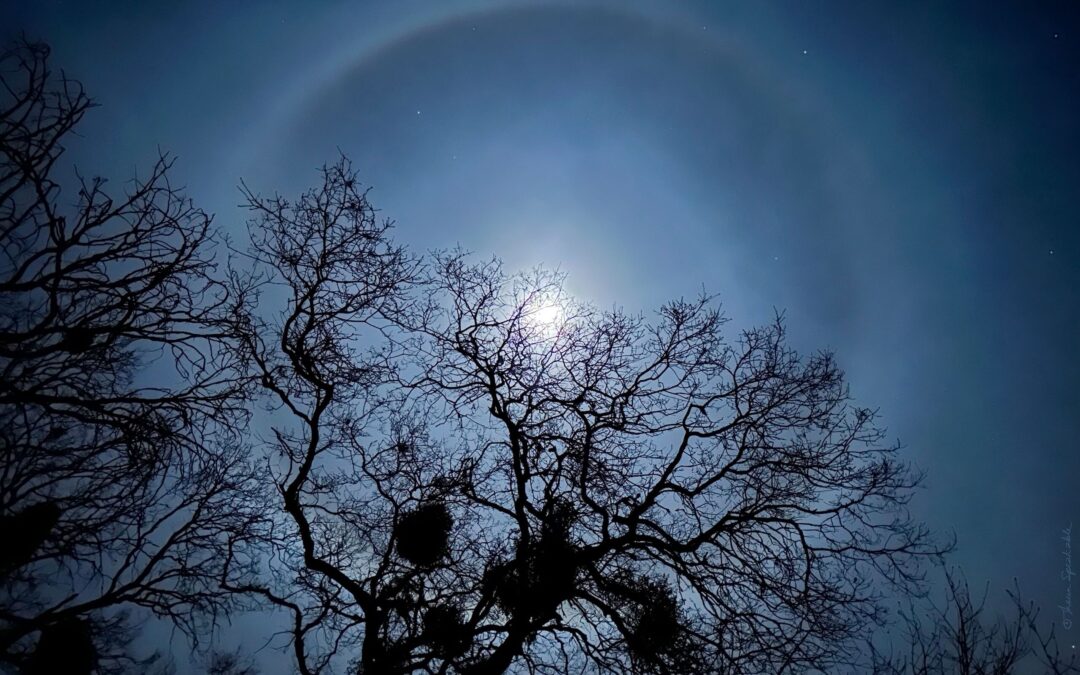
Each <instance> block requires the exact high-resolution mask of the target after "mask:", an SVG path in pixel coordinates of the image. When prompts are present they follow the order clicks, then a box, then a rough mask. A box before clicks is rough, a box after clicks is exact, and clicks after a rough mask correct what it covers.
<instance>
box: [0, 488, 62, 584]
mask: <svg viewBox="0 0 1080 675" xmlns="http://www.w3.org/2000/svg"><path fill="white" fill-rule="evenodd" d="M60 514H61V511H60V507H59V506H57V505H56V502H54V501H50V500H47V501H43V502H38V503H36V504H33V505H31V506H28V507H26V508H25V509H23V510H21V511H17V512H15V513H13V514H10V515H6V516H3V517H0V542H3V547H0V575H7V574H10V573H11V572H13V571H15V570H17V569H18V568H20V567H22V566H23V565H25V564H26V563H28V562H30V560H31V559H32V558H33V556H34V554H35V553H36V552H37V551H38V549H40V548H41V545H42V544H44V543H45V541H46V540H47V539H48V538H49V535H50V534H52V531H53V529H54V528H55V527H56V523H57V521H59V520H60Z"/></svg>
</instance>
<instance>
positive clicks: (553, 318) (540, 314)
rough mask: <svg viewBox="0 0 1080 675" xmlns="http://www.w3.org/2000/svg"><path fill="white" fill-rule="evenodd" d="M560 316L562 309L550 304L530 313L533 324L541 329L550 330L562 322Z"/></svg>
mask: <svg viewBox="0 0 1080 675" xmlns="http://www.w3.org/2000/svg"><path fill="white" fill-rule="evenodd" d="M562 316H563V310H562V307H559V306H558V305H556V304H551V305H544V306H543V307H539V308H538V309H537V310H536V311H534V312H533V313H532V316H531V317H530V318H531V319H532V323H534V324H535V325H537V326H539V327H541V328H545V329H551V328H555V327H556V326H558V324H559V322H560V321H561V320H562Z"/></svg>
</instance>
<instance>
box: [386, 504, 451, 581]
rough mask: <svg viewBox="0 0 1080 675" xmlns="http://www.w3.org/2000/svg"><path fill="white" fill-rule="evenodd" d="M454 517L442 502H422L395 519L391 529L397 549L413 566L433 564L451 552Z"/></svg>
mask: <svg viewBox="0 0 1080 675" xmlns="http://www.w3.org/2000/svg"><path fill="white" fill-rule="evenodd" d="M453 526H454V518H453V516H451V515H450V511H449V510H448V509H447V508H446V505H445V504H441V503H438V502H433V503H429V504H422V505H421V506H418V507H417V508H416V509H415V510H413V511H409V512H407V513H405V514H404V515H403V516H401V518H399V519H398V522H397V526H396V527H395V528H394V537H395V538H396V539H397V551H398V555H400V556H401V557H402V558H404V559H405V560H407V561H409V562H410V563H412V564H413V565H417V566H420V567H428V566H431V565H434V564H435V563H437V562H438V561H439V560H441V559H442V558H444V557H446V555H447V554H448V553H449V551H450V529H451V528H452V527H453Z"/></svg>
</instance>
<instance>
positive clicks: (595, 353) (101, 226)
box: [0, 43, 1075, 675]
mask: <svg viewBox="0 0 1080 675" xmlns="http://www.w3.org/2000/svg"><path fill="white" fill-rule="evenodd" d="M47 55H48V52H47V49H46V48H44V47H43V46H41V45H36V44H29V43H21V44H19V45H16V46H15V47H13V48H12V49H9V50H8V51H6V52H4V53H3V55H2V57H0V84H2V85H3V86H2V87H0V110H2V116H0V151H2V152H0V154H2V160H0V243H3V254H2V255H3V257H2V258H0V369H2V373H0V375H2V376H0V668H2V669H4V670H5V671H11V672H22V673H61V672H62V673H74V674H80V673H90V672H94V671H96V672H107V673H111V672H123V671H125V670H127V671H132V670H134V671H136V672H145V670H146V668H147V666H148V665H149V664H150V660H148V659H144V660H141V661H140V660H138V659H136V658H134V657H133V656H132V655H131V654H130V653H128V651H127V650H126V645H127V643H128V642H130V640H131V638H132V635H133V632H134V620H132V619H129V613H130V612H131V611H133V610H134V611H140V610H141V611H142V612H143V613H144V614H145V613H146V612H150V613H152V614H154V615H156V616H158V617H161V618H164V619H167V620H169V621H171V622H172V623H173V624H174V625H175V626H176V627H177V628H179V629H180V630H182V631H183V632H185V633H186V634H187V635H188V636H189V637H190V638H191V639H192V641H194V642H196V643H197V642H198V640H199V639H200V637H202V636H205V635H206V632H207V630H208V629H209V628H210V627H212V626H213V622H214V621H216V619H217V618H218V617H220V616H222V615H223V614H225V613H228V612H230V611H232V610H234V609H237V608H239V607H242V606H247V605H248V604H249V601H250V600H256V601H258V602H259V603H260V606H262V607H270V608H272V609H274V610H276V611H277V612H278V613H279V614H280V615H283V616H285V617H287V620H288V628H287V635H288V637H289V640H290V647H291V650H292V654H293V658H294V659H295V665H296V668H297V669H298V670H299V671H300V672H301V673H303V674H305V675H306V674H309V673H320V672H330V671H332V670H335V669H337V668H338V667H340V666H342V665H344V664H348V667H349V668H350V669H351V670H353V671H354V672H355V671H359V672H361V673H366V674H368V675H372V674H378V675H383V674H387V675H389V674H394V673H414V672H426V673H460V674H462V675H487V674H491V673H502V672H507V671H515V672H518V671H521V672H524V671H527V672H530V673H563V672H597V671H599V672H613V673H785V672H867V671H872V672H877V673H882V674H886V673H888V674H893V675H896V674H899V673H911V674H912V675H914V674H916V673H919V674H924V673H925V674H927V675H931V674H933V675H936V674H938V673H941V674H942V675H944V673H953V672H956V673H1011V672H1015V671H1016V669H1017V668H1019V667H1020V664H1021V663H1022V661H1023V658H1025V657H1026V656H1031V657H1033V658H1036V659H1037V660H1039V661H1040V662H1042V663H1043V665H1044V666H1045V667H1046V668H1047V669H1049V671H1050V672H1054V673H1065V672H1075V663H1074V662H1073V661H1069V660H1066V659H1064V658H1062V657H1061V655H1060V654H1059V652H1058V649H1057V647H1058V645H1057V642H1056V639H1055V637H1054V634H1053V632H1050V633H1049V634H1047V636H1046V637H1043V636H1044V633H1042V632H1040V631H1039V630H1038V628H1037V626H1036V616H1035V612H1034V609H1033V608H1032V607H1031V606H1029V605H1024V604H1022V603H1020V601H1019V599H1017V600H1016V607H1017V614H1016V618H1015V619H1014V620H1013V621H1012V622H1005V623H1001V624H996V625H989V626H988V625H986V624H984V623H983V622H982V621H981V612H982V606H981V604H977V603H973V602H972V601H971V598H970V594H969V592H968V590H967V586H966V585H965V584H962V583H960V582H957V581H955V580H954V579H953V578H952V577H950V578H949V583H948V589H949V595H948V596H947V603H946V607H945V608H944V609H935V610H932V611H929V613H927V611H926V610H924V609H919V610H916V609H915V608H916V607H917V606H919V605H917V604H916V603H915V601H914V600H913V601H912V603H911V605H910V608H911V609H910V610H909V611H908V612H907V613H906V615H905V621H906V623H904V628H905V630H906V633H905V634H904V636H903V637H902V639H901V640H900V641H899V642H897V641H893V642H892V643H891V644H892V645H893V646H894V647H895V646H897V645H899V644H900V643H902V644H903V648H904V649H903V650H902V651H900V652H892V653H886V652H884V651H882V650H880V649H878V648H875V646H871V647H869V648H867V647H866V644H867V643H866V639H867V638H868V637H869V636H870V635H871V634H872V632H873V630H874V628H875V627H876V626H879V625H881V624H882V623H883V622H884V621H885V619H886V614H887V609H888V606H889V601H888V597H889V594H893V595H895V594H897V593H898V594H900V595H901V597H903V596H905V595H907V596H909V597H910V596H917V595H918V594H919V593H921V592H922V591H923V590H924V588H925V585H924V582H923V577H922V573H923V570H924V565H923V561H924V560H927V559H934V560H936V559H937V558H938V557H939V556H940V554H941V553H942V552H944V551H945V550H946V549H947V548H948V546H944V545H941V544H940V543H938V542H936V541H935V540H934V539H933V538H932V537H930V535H929V534H928V532H927V531H926V529H925V528H924V527H923V526H922V525H920V524H919V523H917V522H913V521H912V520H911V519H910V518H909V517H908V514H907V512H906V504H907V501H908V499H909V498H910V496H911V494H912V490H913V488H914V487H915V486H916V485H917V483H918V480H919V475H918V474H917V473H915V472H913V471H912V470H910V469H909V468H908V467H907V466H906V465H905V464H904V463H903V462H902V461H900V460H899V459H898V457H897V447H896V446H895V445H891V444H889V443H887V442H886V439H885V434H884V432H883V431H882V430H881V429H880V428H879V427H878V426H877V425H876V424H875V416H874V413H873V411H871V410H868V409H865V408H861V407H858V406H856V405H855V404H854V403H853V402H852V401H851V400H850V398H849V395H848V391H847V388H846V386H845V384H844V380H843V375H842V373H841V372H840V370H839V369H838V367H837V365H836V363H835V361H834V359H833V357H832V356H831V355H830V354H828V353H825V352H821V353H816V354H812V355H810V356H801V355H799V354H798V353H796V352H795V351H794V350H793V349H792V348H791V347H789V346H788V345H787V343H786V338H785V328H784V322H783V320H782V317H779V316H778V317H777V318H776V320H775V321H774V322H773V323H771V324H769V325H766V326H762V327H758V328H753V329H750V330H745V331H742V332H738V333H736V334H734V335H731V336H729V334H728V331H727V323H728V322H727V320H726V319H725V318H724V316H723V314H722V313H721V312H720V310H719V307H718V305H717V303H716V301H715V299H714V298H712V297H708V296H703V297H700V298H697V299H693V300H685V299H680V300H676V301H673V302H670V303H668V304H666V305H664V306H663V307H661V308H660V309H659V311H658V312H656V313H655V315H653V316H650V317H646V316H644V315H635V314H631V313H627V312H625V311H622V310H610V311H601V310H599V309H597V308H595V307H592V306H590V305H588V304H584V303H581V302H578V301H575V300H574V299H573V298H571V297H569V296H568V294H567V293H566V292H565V290H564V288H563V279H562V277H561V276H560V275H558V274H556V273H552V272H548V271H544V270H535V271H533V272H529V273H521V274H509V273H507V272H505V271H504V270H503V268H502V266H501V264H500V263H499V262H498V261H497V260H490V261H480V262H476V261H475V260H474V259H473V258H472V257H470V256H469V255H466V254H464V253H462V252H460V251H442V252H434V253H431V254H430V255H428V256H427V257H425V258H421V257H419V256H415V255H413V254H411V253H410V252H409V251H408V250H406V249H405V248H404V247H402V246H400V245H398V244H396V243H395V242H394V241H393V240H392V239H391V237H390V234H391V223H390V222H388V221H383V220H380V219H379V218H378V217H377V213H376V211H375V209H374V208H373V207H372V205H371V203H370V202H369V201H368V198H367V192H366V191H365V190H364V189H363V188H362V187H361V186H360V184H359V182H358V180H357V177H356V175H355V173H354V171H353V170H352V167H351V165H350V163H349V161H348V160H347V159H345V158H344V157H343V158H341V159H340V160H339V161H338V162H337V163H335V164H333V165H330V166H326V167H324V168H323V171H322V183H321V184H320V185H318V186H317V187H315V188H314V189H311V190H309V191H307V192H305V193H303V194H302V195H301V196H300V197H299V198H298V199H297V200H295V201H291V200H288V199H285V198H283V197H280V196H271V197H263V196H260V195H259V194H258V193H256V192H254V191H252V190H250V189H248V188H247V187H246V186H244V187H243V194H244V196H245V198H246V202H247V207H248V209H249V211H250V215H251V219H250V223H249V227H250V230H249V231H250V247H249V248H248V249H247V250H245V251H236V250H233V249H230V251H231V253H232V254H233V258H232V259H230V260H229V261H228V268H227V269H225V270H224V271H222V272H221V273H220V274H219V262H222V261H221V260H220V259H219V255H223V252H222V251H221V250H220V249H219V248H217V246H216V243H217V242H216V241H215V237H214V233H213V230H212V228H211V218H210V216H208V215H207V214H205V213H204V212H202V211H201V210H199V209H198V208H196V207H195V206H194V205H193V204H192V203H191V201H190V200H188V199H187V198H185V197H184V196H183V194H182V193H181V192H180V191H179V190H178V189H176V188H174V187H173V186H172V185H171V184H170V182H169V172H170V167H171V165H172V162H171V160H170V159H169V158H168V157H161V158H160V159H159V160H158V161H157V162H156V163H155V164H154V166H153V169H152V170H151V171H150V173H149V175H148V176H146V177H145V178H143V179H141V180H136V181H133V182H132V183H131V184H130V185H129V186H128V187H127V189H126V190H125V191H123V192H122V194H119V193H112V194H111V193H109V192H107V191H106V190H105V183H104V181H103V180H101V179H93V180H89V181H86V180H82V179H81V178H79V179H77V181H76V184H77V186H78V190H77V196H76V197H75V199H74V200H73V201H74V203H73V204H72V205H66V204H65V203H64V202H63V201H62V200H61V198H60V184H61V181H60V180H59V179H58V178H57V175H58V169H57V168H56V165H57V161H58V159H59V158H60V156H61V154H62V152H63V148H62V146H61V141H62V139H63V138H64V137H65V135H67V134H68V133H70V132H71V131H72V129H74V128H75V126H76V125H77V124H78V123H79V121H80V120H81V119H82V116H83V115H84V114H85V112H86V111H87V110H88V109H89V108H90V107H91V102H90V100H89V99H88V98H87V97H86V95H85V94H84V93H83V91H82V89H81V87H80V86H79V85H78V83H76V82H74V81H71V80H68V79H67V78H66V77H64V76H63V75H61V76H59V77H54V76H53V75H52V74H51V73H50V71H49V69H48V67H47ZM222 267H224V265H222ZM275 308H276V309H275ZM256 401H258V402H261V403H263V404H264V408H265V409H264V410H258V409H256V408H255V406H254V403H255V402H256ZM249 422H250V425H251V427H252V429H253V430H254V431H253V432H251V431H249V430H248V426H249ZM252 447H255V448H257V449H258V450H259V451H260V452H261V457H260V459H261V460H262V461H260V462H251V461H249V451H250V450H251V449H252ZM919 607H921V606H919ZM920 612H922V614H920ZM922 615H926V616H929V617H930V619H929V620H928V621H924V620H920V618H919V617H920V616H922ZM136 618H137V617H136ZM871 645H873V643H871ZM204 665H205V666H206V669H207V670H209V671H210V672H221V673H226V672H229V673H252V672H255V666H254V665H253V663H252V662H251V661H250V660H248V659H246V658H242V657H241V656H239V652H237V653H228V652H218V653H214V654H212V655H211V656H210V658H209V660H206V661H205V663H204Z"/></svg>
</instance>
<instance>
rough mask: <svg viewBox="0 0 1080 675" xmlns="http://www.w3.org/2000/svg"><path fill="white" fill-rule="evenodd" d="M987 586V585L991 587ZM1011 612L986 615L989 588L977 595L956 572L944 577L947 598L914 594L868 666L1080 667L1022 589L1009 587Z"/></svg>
mask: <svg viewBox="0 0 1080 675" xmlns="http://www.w3.org/2000/svg"><path fill="white" fill-rule="evenodd" d="M987 590H988V588H987ZM1008 595H1009V599H1010V601H1011V604H1012V615H1011V616H1010V617H1008V618H1005V617H998V618H997V619H996V620H993V621H987V620H986V617H985V606H986V604H985V603H986V593H985V591H984V593H983V596H982V597H981V598H979V599H977V600H976V599H973V598H972V596H971V590H970V588H969V586H968V583H967V581H966V580H964V579H963V578H962V577H961V576H959V575H958V574H957V573H956V572H949V573H947V574H946V578H945V593H944V600H943V601H942V602H941V603H940V604H935V603H933V602H930V601H929V600H927V599H912V600H911V601H910V602H909V603H908V605H907V607H906V609H905V610H904V611H903V612H902V613H901V621H900V623H899V626H897V627H894V629H893V630H892V631H891V632H890V633H889V634H886V635H885V639H884V643H885V644H884V645H878V646H871V648H870V649H869V650H868V655H869V657H870V659H869V665H868V667H867V668H866V669H865V671H866V672H872V673H874V674H875V675H1015V674H1019V673H1036V672H1039V673H1045V674H1046V675H1065V674H1066V673H1080V662H1078V661H1077V659H1076V655H1075V653H1073V654H1069V655H1065V654H1062V653H1061V650H1060V647H1059V645H1058V640H1057V635H1056V633H1055V631H1054V630H1053V627H1051V629H1050V630H1049V631H1048V632H1047V631H1045V630H1044V629H1042V628H1041V627H1040V626H1039V622H1038V618H1039V612H1038V609H1037V608H1036V607H1035V605H1034V604H1033V603H1030V602H1028V603H1025V602H1024V601H1023V600H1022V598H1021V596H1020V592H1019V590H1018V589H1014V590H1012V591H1010V592H1009V594H1008Z"/></svg>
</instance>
